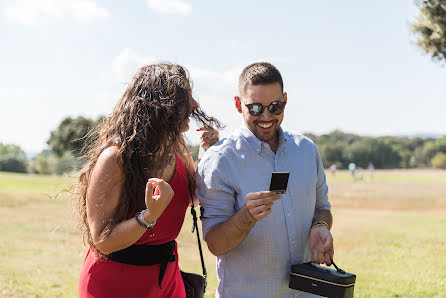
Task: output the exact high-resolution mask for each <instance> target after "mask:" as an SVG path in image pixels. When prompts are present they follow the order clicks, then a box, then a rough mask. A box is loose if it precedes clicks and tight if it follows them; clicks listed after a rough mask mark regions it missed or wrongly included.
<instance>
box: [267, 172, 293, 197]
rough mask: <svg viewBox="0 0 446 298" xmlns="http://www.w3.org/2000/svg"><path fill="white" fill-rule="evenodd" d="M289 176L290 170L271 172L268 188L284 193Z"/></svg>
mask: <svg viewBox="0 0 446 298" xmlns="http://www.w3.org/2000/svg"><path fill="white" fill-rule="evenodd" d="M289 176H290V172H273V173H272V174H271V183H270V185H269V190H271V191H275V192H276V193H278V194H284V193H286V189H287V186H288V177H289Z"/></svg>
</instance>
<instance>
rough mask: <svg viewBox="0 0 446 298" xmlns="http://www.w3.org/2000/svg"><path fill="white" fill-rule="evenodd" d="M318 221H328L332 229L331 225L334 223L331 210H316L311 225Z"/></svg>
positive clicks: (329, 227)
mask: <svg viewBox="0 0 446 298" xmlns="http://www.w3.org/2000/svg"><path fill="white" fill-rule="evenodd" d="M318 221H324V222H326V223H327V224H328V229H331V225H332V224H333V216H332V215H331V212H330V210H319V211H315V212H314V215H313V222H312V223H311V225H312V226H313V225H314V224H315V223H316V222H318Z"/></svg>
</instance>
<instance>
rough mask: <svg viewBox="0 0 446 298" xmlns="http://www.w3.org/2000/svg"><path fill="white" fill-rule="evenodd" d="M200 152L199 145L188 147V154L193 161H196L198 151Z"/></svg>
mask: <svg viewBox="0 0 446 298" xmlns="http://www.w3.org/2000/svg"><path fill="white" fill-rule="evenodd" d="M199 150H200V145H193V146H189V151H190V154H191V155H192V159H193V160H194V161H196V160H198V151H199Z"/></svg>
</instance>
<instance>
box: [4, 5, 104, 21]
mask: <svg viewBox="0 0 446 298" xmlns="http://www.w3.org/2000/svg"><path fill="white" fill-rule="evenodd" d="M3 14H4V15H5V16H6V18H7V19H9V20H11V21H15V22H19V23H23V24H25V25H32V24H36V23H38V22H41V21H44V20H48V19H56V20H62V19H65V18H68V17H71V18H74V19H76V20H78V21H81V22H89V21H94V20H107V19H109V18H110V13H109V12H108V11H107V10H106V9H105V8H102V7H99V6H98V5H97V4H96V3H95V2H94V1H91V0H63V1H60V0H23V1H20V2H18V1H17V2H15V3H14V4H12V5H11V6H9V7H6V8H4V9H3Z"/></svg>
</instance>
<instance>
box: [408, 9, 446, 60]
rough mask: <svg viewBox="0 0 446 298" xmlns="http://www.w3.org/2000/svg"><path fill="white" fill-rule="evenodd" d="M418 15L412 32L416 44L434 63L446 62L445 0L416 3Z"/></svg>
mask: <svg viewBox="0 0 446 298" xmlns="http://www.w3.org/2000/svg"><path fill="white" fill-rule="evenodd" d="M418 7H419V9H420V14H419V16H418V20H417V22H416V23H414V24H412V31H413V32H414V33H415V34H416V35H417V36H418V39H417V44H418V46H420V47H421V48H422V49H423V50H424V52H425V53H426V54H428V55H431V56H432V59H433V60H434V61H443V62H446V0H423V1H418Z"/></svg>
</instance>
